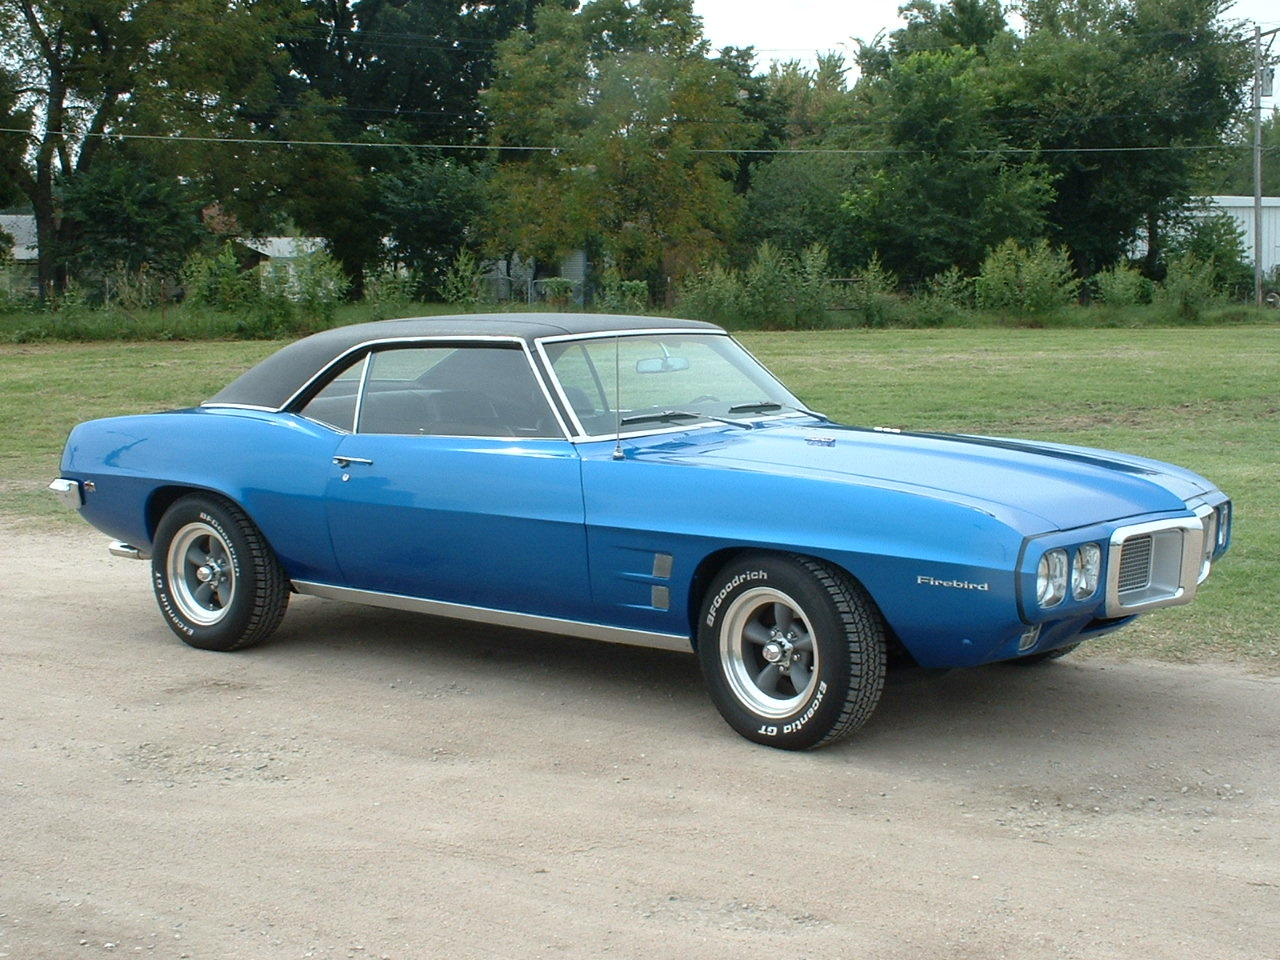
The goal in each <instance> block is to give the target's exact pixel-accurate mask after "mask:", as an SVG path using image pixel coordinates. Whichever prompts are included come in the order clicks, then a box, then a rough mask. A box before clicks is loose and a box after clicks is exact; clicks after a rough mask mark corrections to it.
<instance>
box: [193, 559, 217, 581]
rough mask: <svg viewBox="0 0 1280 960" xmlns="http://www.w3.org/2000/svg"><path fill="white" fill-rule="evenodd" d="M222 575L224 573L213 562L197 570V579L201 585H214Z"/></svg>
mask: <svg viewBox="0 0 1280 960" xmlns="http://www.w3.org/2000/svg"><path fill="white" fill-rule="evenodd" d="M221 575H222V571H221V570H220V569H219V568H218V565H217V564H216V563H214V562H213V561H212V560H211V561H209V562H208V563H206V564H203V565H201V566H199V567H197V568H196V579H197V580H199V581H200V582H201V583H212V582H213V581H215V580H217V579H218V578H219V577H220V576H221Z"/></svg>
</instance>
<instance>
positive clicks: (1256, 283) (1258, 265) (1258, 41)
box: [1253, 24, 1280, 307]
mask: <svg viewBox="0 0 1280 960" xmlns="http://www.w3.org/2000/svg"><path fill="white" fill-rule="evenodd" d="M1277 33H1280V28H1277V29H1275V30H1268V31H1267V32H1266V33H1263V32H1262V28H1261V27H1259V26H1257V25H1256V24H1255V25H1254V28H1253V298H1254V300H1253V302H1254V303H1255V304H1256V305H1257V306H1259V307H1261V306H1262V97H1263V88H1264V86H1267V87H1269V86H1270V82H1271V80H1272V79H1273V77H1274V76H1275V71H1274V70H1273V69H1272V68H1271V67H1270V66H1268V65H1267V64H1266V63H1265V62H1264V60H1263V56H1262V38H1263V37H1274V36H1275V35H1276V34H1277ZM1268 46H1270V44H1268ZM1266 95H1267V96H1270V95H1271V90H1270V89H1267V90H1266ZM1273 186H1274V184H1273Z"/></svg>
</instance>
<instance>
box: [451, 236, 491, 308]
mask: <svg viewBox="0 0 1280 960" xmlns="http://www.w3.org/2000/svg"><path fill="white" fill-rule="evenodd" d="M483 273H484V271H483V270H482V269H481V267H480V263H479V261H477V260H476V257H475V254H474V253H472V252H471V251H470V250H468V249H467V248H466V247H463V248H462V249H461V250H459V251H458V253H457V255H456V256H454V258H453V263H451V264H449V269H447V270H446V271H445V272H444V279H442V280H441V281H440V296H441V298H443V300H444V302H445V303H452V304H456V305H457V306H460V307H467V308H468V309H470V308H473V307H475V305H476V304H478V303H479V302H480V277H481V276H482V275H483Z"/></svg>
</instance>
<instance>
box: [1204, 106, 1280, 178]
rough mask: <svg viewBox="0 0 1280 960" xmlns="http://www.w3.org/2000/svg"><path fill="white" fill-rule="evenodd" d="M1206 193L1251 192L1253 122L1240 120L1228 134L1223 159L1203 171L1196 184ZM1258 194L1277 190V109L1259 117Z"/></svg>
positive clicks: (1279, 155) (1279, 165)
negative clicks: (1216, 165)
mask: <svg viewBox="0 0 1280 960" xmlns="http://www.w3.org/2000/svg"><path fill="white" fill-rule="evenodd" d="M1199 188H1200V192H1202V193H1204V194H1206V195H1210V196H1212V195H1214V194H1224V195H1227V196H1237V197H1251V196H1253V188H1254V183H1253V122H1252V119H1250V121H1249V123H1248V124H1247V125H1245V124H1242V125H1241V127H1240V128H1239V129H1238V130H1237V131H1236V132H1235V136H1233V137H1232V138H1231V144H1230V147H1229V149H1228V151H1227V154H1226V157H1225V161H1224V163H1223V164H1222V165H1221V166H1219V167H1216V168H1214V169H1212V170H1209V171H1206V172H1205V174H1204V176H1203V178H1202V179H1201V181H1200V184H1199ZM1262 194H1263V196H1268V197H1274V196H1276V195H1277V194H1280V109H1276V108H1272V110H1271V113H1270V114H1269V115H1265V116H1264V117H1263V119H1262Z"/></svg>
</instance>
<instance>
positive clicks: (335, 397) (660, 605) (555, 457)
mask: <svg viewBox="0 0 1280 960" xmlns="http://www.w3.org/2000/svg"><path fill="white" fill-rule="evenodd" d="M51 487H52V489H53V490H54V491H55V492H56V493H57V494H58V495H59V496H61V497H62V498H63V499H64V500H65V501H66V502H67V503H68V504H70V505H71V506H73V507H74V508H76V509H78V510H79V511H80V513H81V514H82V515H83V516H84V518H85V519H86V520H87V521H88V522H89V523H91V524H93V525H94V526H96V527H98V528H99V529H100V530H102V531H104V532H105V533H106V534H108V535H109V536H110V537H113V538H116V539H115V542H114V543H113V544H112V546H111V550H112V552H113V553H115V554H117V555H122V556H130V557H135V558H140V559H149V560H150V565H151V579H152V585H153V588H154V592H155V596H156V600H157V601H158V604H159V608H160V611H161V613H162V615H163V617H164V619H165V621H166V622H167V623H168V625H169V626H170V627H171V628H172V629H173V631H174V632H175V633H176V634H177V635H178V636H179V637H180V638H181V639H183V640H184V641H186V642H187V643H189V644H191V645H192V646H195V647H200V648H204V649H212V650H236V649H240V648H243V647H247V646H250V645H251V644H254V643H257V642H259V641H261V640H263V639H265V638H266V637H267V636H268V635H270V634H271V632H272V631H273V630H274V629H275V628H276V627H277V625H278V624H279V623H280V620H281V617H282V616H283V615H284V612H285V606H286V603H287V602H288V600H289V597H290V595H291V594H295V593H297V594H308V595H312V596H318V597H326V598H331V599H335V600H346V601H355V602H358V603H368V604H376V605H381V606H385V607H393V608H398V609H404V610H414V611H423V612H425V613H429V614H436V615H445V616H450V617H457V618H464V619H467V620H472V621H479V622H481V623H484V624H494V625H502V626H513V627H521V628H529V629H533V630H541V631H548V632H551V633H555V634H561V635H565V636H573V637H587V638H595V639H600V640H606V641H618V642H622V643H632V644H642V645H652V646H657V647H661V648H666V649H672V650H684V651H689V650H693V651H695V652H696V655H697V656H698V658H699V661H700V664H701V667H702V671H703V674H704V676H705V678H706V684H707V687H708V690H709V693H710V696H711V699H712V700H713V701H714V703H715V705H716V707H717V708H718V709H719V711H720V712H721V714H722V715H723V716H724V718H725V720H726V721H727V722H728V723H729V725H730V726H732V727H733V728H734V729H735V730H737V731H738V732H739V733H740V734H742V735H743V736H745V737H747V738H749V739H752V740H755V741H758V742H761V743H766V744H771V745H773V746H777V747H785V748H793V749H795V748H808V747H814V746H818V745H821V744H824V743H829V742H831V741H833V740H835V739H837V738H839V737H841V736H843V735H845V734H848V733H849V732H851V731H853V730H855V729H857V728H858V727H859V726H861V725H862V724H863V723H864V722H865V721H866V719H867V718H868V716H870V715H871V713H872V711H873V710H874V708H875V705H876V703H877V700H878V699H879V696H880V692H881V688H882V686H883V683H884V679H885V674H886V669H887V667H886V664H887V663H889V662H890V661H893V662H895V663H896V662H899V661H900V662H903V663H906V664H908V665H911V664H914V665H915V666H918V667H922V668H928V669H941V668H953V667H964V666H970V665H976V664H986V663H992V662H995V661H1003V660H1014V661H1022V662H1032V661H1036V660H1044V659H1049V658H1052V657H1055V656H1058V655H1061V654H1062V653H1063V652H1066V651H1068V650H1070V649H1072V648H1073V647H1074V646H1076V645H1077V644H1079V643H1080V642H1082V641H1084V640H1087V639H1089V638H1090V637H1096V636H1098V635H1100V634H1103V633H1106V632H1108V631H1111V630H1115V629H1116V628H1118V627H1120V626H1123V625H1124V624H1126V623H1129V622H1130V621H1131V620H1133V619H1134V617H1136V616H1137V615H1139V614H1141V613H1143V612H1145V611H1148V610H1152V609H1155V608H1158V607H1164V606H1168V605H1171V604H1180V603H1186V602H1188V601H1189V600H1191V598H1192V597H1193V596H1194V595H1195V593H1196V589H1197V587H1198V585H1199V584H1200V583H1201V582H1203V581H1204V579H1205V577H1206V576H1208V574H1209V570H1210V566H1211V564H1212V563H1213V562H1214V561H1215V560H1216V559H1217V558H1218V557H1219V556H1221V555H1222V554H1223V553H1224V552H1225V551H1226V549H1227V547H1228V545H1229V543H1230V539H1231V504H1230V501H1229V500H1228V498H1227V497H1226V496H1225V495H1224V494H1222V493H1221V492H1220V491H1219V490H1217V489H1216V488H1215V487H1214V485H1213V484H1212V483H1210V482H1208V481H1207V480H1204V479H1203V478H1201V477H1199V476H1197V475H1195V474H1194V473H1191V472H1189V471H1187V470H1183V469H1181V468H1178V467H1175V466H1170V465H1168V464H1165V463H1160V462H1156V461H1153V460H1148V459H1143V458H1140V457H1133V456H1126V455H1123V454H1118V453H1110V452H1106V451H1101V450H1093V449H1085V448H1079V447H1069V446H1063V445H1058V444H1050V443H1035V442H1027V441H1015V440H1001V439H993V438H989V437H977V436H948V435H938V434H928V433H908V432H901V431H898V430H882V429H867V428H861V427H852V426H844V425H840V424H837V423H833V422H831V421H830V420H828V419H827V418H826V417H824V416H822V415H821V414H818V413H815V412H814V411H812V410H810V409H808V408H807V407H806V406H805V404H804V403H803V402H802V401H801V400H800V399H798V398H797V397H796V396H794V395H793V394H792V393H791V392H790V391H788V390H787V388H786V387H784V386H783V385H782V384H781V383H779V382H778V381H777V380H776V379H775V378H774V377H773V376H772V375H771V374H770V373H769V372H768V371H767V370H765V369H764V368H763V367H762V366H761V365H760V364H759V363H758V362H757V361H756V360H755V359H753V358H752V357H751V356H750V354H748V352H747V351H746V350H745V349H744V348H743V347H742V346H740V345H739V344H738V342H737V341H736V340H734V339H733V338H732V337H730V336H729V335H728V334H727V333H725V331H724V330H722V329H720V328H719V327H716V326H713V325H711V324H706V323H700V322H694V321H683V320H669V319H656V318H644V317H612V316H591V315H557V314H529V315H517V314H502V315H494V316H460V317H441V318H423V319H406V320H390V321H384V322H379V323H370V324H361V325H356V326H350V327H344V328H340V329H334V330H329V331H327V332H324V333H319V334H316V335H314V336H311V337H307V338H305V339H302V340H299V341H298V342H296V343H293V344H291V345H289V346H286V347H284V348H283V349H281V350H280V351H279V352H277V353H275V354H274V355H272V356H270V357H268V358H267V359H266V360H264V361H262V362H261V363H260V364H258V365H257V366H256V367H253V368H252V369H250V370H249V371H248V372H246V373H245V374H244V375H242V376H241V377H240V378H239V379H237V380H235V381H234V382H232V383H231V384H230V385H229V386H227V387H226V388H225V389H223V390H222V391H221V392H220V393H218V394H216V395H215V396H213V397H212V398H210V399H209V400H207V401H206V402H205V403H203V404H202V405H201V406H199V407H197V408H194V409H189V410H178V411H172V412H167V413H157V414H149V415H143V416H126V417H115V418H111V419H105V420H95V421H90V422H87V423H83V424H81V425H79V426H77V427H76V428H75V429H74V430H73V431H72V432H71V435H70V438H69V439H68V442H67V446H66V452H65V454H64V456H63V460H62V467H61V476H60V477H59V478H58V479H57V480H55V481H54V482H53V483H52V485H51ZM427 642H429V641H427Z"/></svg>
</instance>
